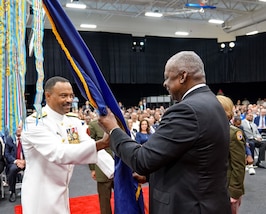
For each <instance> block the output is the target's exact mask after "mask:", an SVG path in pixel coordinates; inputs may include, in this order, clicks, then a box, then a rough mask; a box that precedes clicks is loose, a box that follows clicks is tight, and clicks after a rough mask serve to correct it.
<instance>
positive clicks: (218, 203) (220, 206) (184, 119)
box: [111, 86, 231, 214]
mask: <svg viewBox="0 0 266 214" xmlns="http://www.w3.org/2000/svg"><path fill="white" fill-rule="evenodd" d="M229 138H230V137H229V123H228V119H227V117H226V115H225V112H224V109H223V108H222V106H221V104H220V103H219V102H218V100H217V99H216V97H215V95H214V94H213V93H212V92H211V91H210V89H209V88H208V86H204V87H201V88H198V89H196V90H194V91H192V92H191V93H189V94H188V95H187V96H186V97H185V98H184V100H182V101H181V102H179V103H177V104H174V105H173V106H171V107H170V108H169V109H168V110H167V111H166V112H165V114H164V116H163V118H162V120H161V123H160V125H159V127H158V128H157V129H156V132H155V133H154V134H153V135H151V137H150V138H149V140H148V141H147V142H146V143H145V144H143V145H142V146H140V145H138V144H136V143H133V141H132V140H131V138H130V137H128V136H127V135H126V134H125V133H124V132H123V131H122V130H121V129H115V130H114V131H113V132H112V134H111V148H112V150H114V152H115V153H116V154H117V155H118V157H120V158H121V159H122V160H123V161H124V162H125V163H126V164H127V165H128V166H130V167H131V168H132V169H133V170H134V171H136V172H138V173H139V174H142V175H145V174H150V180H149V185H150V196H149V200H150V208H149V209H150V214H155V213H156V214H157V213H158V214H162V213H165V214H166V213H167V214H176V213H178V214H188V213H193V214H210V213H215V214H228V213H231V208H230V201H229V196H228V191H227V188H226V172H227V161H228V155H229Z"/></svg>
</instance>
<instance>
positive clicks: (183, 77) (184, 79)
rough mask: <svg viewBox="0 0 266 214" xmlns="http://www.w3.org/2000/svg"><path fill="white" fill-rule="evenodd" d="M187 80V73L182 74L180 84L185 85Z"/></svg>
mask: <svg viewBox="0 0 266 214" xmlns="http://www.w3.org/2000/svg"><path fill="white" fill-rule="evenodd" d="M186 79H187V72H186V71H182V73H181V74H180V84H183V83H184V82H185V81H186Z"/></svg>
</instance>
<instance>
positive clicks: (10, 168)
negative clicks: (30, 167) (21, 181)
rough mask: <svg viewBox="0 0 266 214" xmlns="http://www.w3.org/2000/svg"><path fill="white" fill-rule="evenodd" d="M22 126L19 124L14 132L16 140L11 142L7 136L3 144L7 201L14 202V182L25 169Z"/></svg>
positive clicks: (11, 139)
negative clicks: (21, 139) (21, 138)
mask: <svg viewBox="0 0 266 214" xmlns="http://www.w3.org/2000/svg"><path fill="white" fill-rule="evenodd" d="M21 131H22V125H21V124H19V125H18V128H17V131H16V138H15V139H14V140H13V138H12V137H11V136H7V138H6V144H5V152H4V156H5V159H6V164H7V166H6V173H7V180H8V185H9V191H10V196H9V201H10V202H15V201H16V182H17V174H18V173H19V172H20V171H21V170H24V169H25V160H24V154H23V150H22V145H21V142H20V136H21Z"/></svg>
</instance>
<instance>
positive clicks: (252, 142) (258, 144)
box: [248, 139, 266, 163]
mask: <svg viewBox="0 0 266 214" xmlns="http://www.w3.org/2000/svg"><path fill="white" fill-rule="evenodd" d="M248 144H249V148H250V151H251V154H252V158H253V160H254V150H255V148H259V156H258V163H260V162H261V161H264V160H265V149H266V143H265V142H264V141H257V140H255V139H250V140H248Z"/></svg>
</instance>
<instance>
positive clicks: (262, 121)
mask: <svg viewBox="0 0 266 214" xmlns="http://www.w3.org/2000/svg"><path fill="white" fill-rule="evenodd" d="M265 115H266V109H265V108H262V109H261V110H260V115H259V116H257V117H255V119H254V123H255V124H256V125H257V127H258V130H259V132H260V134H263V135H266V116H265Z"/></svg>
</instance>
